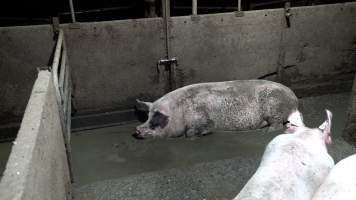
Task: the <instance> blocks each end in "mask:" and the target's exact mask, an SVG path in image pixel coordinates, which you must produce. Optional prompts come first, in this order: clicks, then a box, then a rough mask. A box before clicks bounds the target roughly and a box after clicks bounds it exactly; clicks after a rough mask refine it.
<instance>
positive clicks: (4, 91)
mask: <svg viewBox="0 0 356 200" xmlns="http://www.w3.org/2000/svg"><path fill="white" fill-rule="evenodd" d="M291 13H292V17H291V27H290V28H287V27H286V22H285V18H284V11H283V10H282V9H274V10H259V11H248V12H245V14H244V16H243V17H236V16H235V14H234V13H222V14H214V15H201V16H199V19H198V20H195V21H194V20H192V19H191V17H190V16H183V17H173V18H171V22H170V29H171V34H170V37H169V38H170V42H171V49H170V51H171V54H172V56H176V57H177V58H178V63H179V66H178V69H179V71H178V80H177V82H178V83H180V85H186V84H190V83H196V82H203V81H223V80H232V79H250V78H258V77H262V76H264V75H266V74H273V73H275V72H276V69H277V67H278V66H279V65H281V66H287V67H289V68H287V69H285V73H284V74H285V76H284V81H286V84H288V85H290V86H291V87H292V88H294V89H296V91H297V89H299V90H301V91H302V92H303V93H304V94H306V93H308V92H309V91H312V90H310V88H311V87H314V86H315V87H316V88H318V87H319V86H320V85H324V92H330V91H332V89H331V88H332V87H333V86H341V87H342V88H344V91H345V88H346V90H349V89H351V82H352V79H353V74H354V72H355V63H356V54H355V51H356V50H355V49H356V22H355V21H356V3H346V4H334V5H321V6H312V7H300V8H292V9H291ZM63 27H64V29H65V36H66V40H67V45H68V47H69V50H68V51H69V52H68V53H69V64H70V65H71V69H72V79H73V85H74V91H73V94H74V96H75V99H74V103H75V106H76V108H77V109H78V112H79V113H82V114H84V113H93V112H94V113H95V112H105V111H110V110H122V109H128V108H132V106H133V104H134V100H135V99H136V98H141V99H143V100H154V99H156V98H157V97H159V96H161V95H162V94H164V93H165V87H166V85H167V82H166V81H165V80H163V81H159V76H158V73H157V70H156V63H157V61H158V60H159V59H160V58H163V57H164V56H165V50H166V49H165V36H164V24H163V20H162V19H160V18H150V19H139V20H122V21H110V22H97V23H80V25H79V28H78V27H77V28H75V27H71V26H68V25H63ZM52 36H53V33H52V30H51V27H50V26H31V27H13V28H0V44H1V46H0V58H1V60H0V84H1V87H0V98H1V101H0V110H1V112H0V124H1V121H2V122H6V121H11V119H14V118H16V117H17V119H19V116H21V112H22V111H23V110H24V108H25V105H26V103H25V101H26V99H27V98H26V97H28V96H29V94H30V88H31V87H30V85H31V84H32V82H33V80H34V79H35V71H36V70H35V68H36V67H39V66H43V65H46V64H47V62H48V61H49V60H50V58H51V56H50V55H51V52H52V49H53V46H54V41H53V40H52ZM275 77H276V76H275V75H272V76H268V77H266V78H268V79H272V80H274V79H275ZM315 87H314V88H315ZM325 88H326V89H327V90H325ZM312 93H313V94H316V93H315V90H313V92H312ZM300 94H301V93H300Z"/></svg>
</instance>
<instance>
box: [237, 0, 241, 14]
mask: <svg viewBox="0 0 356 200" xmlns="http://www.w3.org/2000/svg"><path fill="white" fill-rule="evenodd" d="M237 3H238V5H237V11H238V12H240V11H241V0H238V1H237Z"/></svg>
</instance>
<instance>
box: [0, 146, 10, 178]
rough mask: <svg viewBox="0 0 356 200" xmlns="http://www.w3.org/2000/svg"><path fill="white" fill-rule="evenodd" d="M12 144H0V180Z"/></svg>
mask: <svg viewBox="0 0 356 200" xmlns="http://www.w3.org/2000/svg"><path fill="white" fill-rule="evenodd" d="M11 147H12V142H4V143H0V179H1V177H2V174H3V172H4V170H5V168H6V163H7V160H8V158H9V155H10V152H11Z"/></svg>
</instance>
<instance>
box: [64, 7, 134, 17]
mask: <svg viewBox="0 0 356 200" xmlns="http://www.w3.org/2000/svg"><path fill="white" fill-rule="evenodd" d="M129 8H130V7H129V6H121V7H111V8H98V9H90V10H79V11H75V12H74V14H76V15H78V14H88V13H98V12H110V11H117V10H128V9H129ZM59 15H72V12H62V13H59Z"/></svg>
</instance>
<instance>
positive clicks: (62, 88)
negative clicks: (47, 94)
mask: <svg viewBox="0 0 356 200" xmlns="http://www.w3.org/2000/svg"><path fill="white" fill-rule="evenodd" d="M52 76H53V84H54V87H55V90H56V98H57V103H58V107H59V113H60V119H61V125H62V129H63V137H64V144H65V147H66V153H67V158H68V165H69V168H70V175H71V180H72V181H73V176H72V167H71V166H72V165H71V160H72V159H71V146H70V137H71V109H72V108H71V105H72V104H71V96H72V83H71V77H70V69H69V65H68V56H67V47H66V43H65V39H64V33H63V30H62V29H59V31H58V38H57V43H56V49H55V52H54V58H53V62H52Z"/></svg>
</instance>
